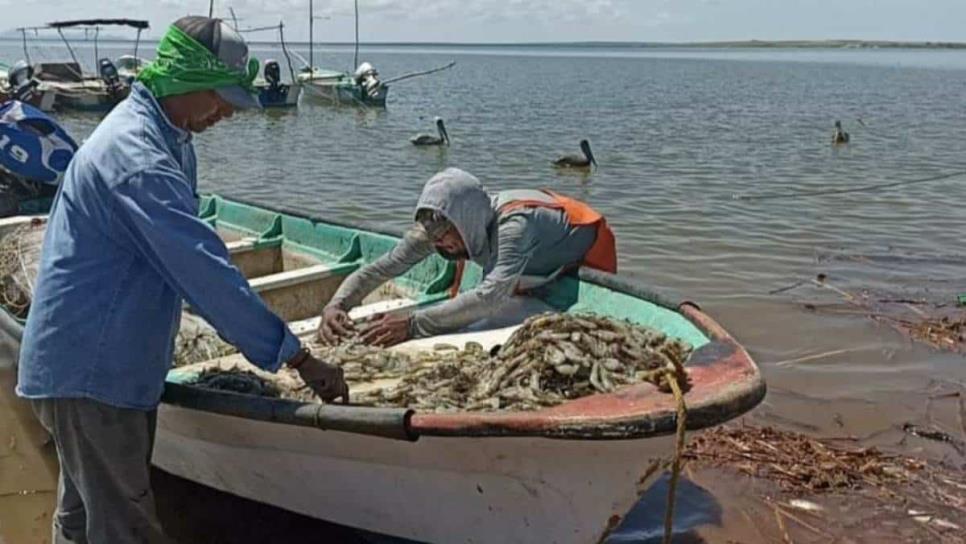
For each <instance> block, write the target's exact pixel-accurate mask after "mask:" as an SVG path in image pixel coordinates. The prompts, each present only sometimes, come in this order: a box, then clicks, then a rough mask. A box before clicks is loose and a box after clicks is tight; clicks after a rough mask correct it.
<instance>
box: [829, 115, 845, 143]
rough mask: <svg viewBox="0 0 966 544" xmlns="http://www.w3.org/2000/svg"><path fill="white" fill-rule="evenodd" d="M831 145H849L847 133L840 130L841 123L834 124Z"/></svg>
mask: <svg viewBox="0 0 966 544" xmlns="http://www.w3.org/2000/svg"><path fill="white" fill-rule="evenodd" d="M832 143H833V144H847V143H849V133H848V132H845V131H844V130H842V121H836V122H835V133H834V134H832Z"/></svg>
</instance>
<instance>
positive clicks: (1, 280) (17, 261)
mask: <svg viewBox="0 0 966 544" xmlns="http://www.w3.org/2000/svg"><path fill="white" fill-rule="evenodd" d="M45 231H46V223H45V222H43V221H41V220H36V221H32V222H30V223H27V224H24V225H21V226H19V227H17V228H16V229H14V230H13V231H11V232H9V233H7V235H6V236H4V237H3V238H2V239H0V303H2V304H3V306H4V307H5V308H6V309H7V310H8V311H9V312H10V313H11V314H13V315H14V316H16V317H18V318H21V319H23V318H26V317H27V311H28V310H29V309H30V299H31V295H32V293H33V290H34V285H35V284H36V282H37V271H38V269H39V267H40V249H41V246H42V245H43V241H44V232H45Z"/></svg>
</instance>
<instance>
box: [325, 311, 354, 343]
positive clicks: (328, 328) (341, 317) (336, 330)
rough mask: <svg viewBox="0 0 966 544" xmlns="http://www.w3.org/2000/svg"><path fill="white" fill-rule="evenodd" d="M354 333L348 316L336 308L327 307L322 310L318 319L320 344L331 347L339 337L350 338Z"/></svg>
mask: <svg viewBox="0 0 966 544" xmlns="http://www.w3.org/2000/svg"><path fill="white" fill-rule="evenodd" d="M353 332H355V327H353V325H352V320H351V319H349V314H348V313H347V312H346V311H345V310H343V309H342V308H339V307H338V306H329V307H326V308H325V309H324V310H322V317H321V318H320V319H319V330H318V338H319V341H320V342H323V343H325V344H329V345H333V344H335V343H337V342H338V341H339V338H340V337H344V336H350V335H352V333H353Z"/></svg>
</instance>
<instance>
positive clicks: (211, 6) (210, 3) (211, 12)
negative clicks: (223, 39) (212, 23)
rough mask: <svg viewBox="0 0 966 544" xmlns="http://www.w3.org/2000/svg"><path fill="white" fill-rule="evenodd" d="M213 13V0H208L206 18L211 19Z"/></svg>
mask: <svg viewBox="0 0 966 544" xmlns="http://www.w3.org/2000/svg"><path fill="white" fill-rule="evenodd" d="M214 15H215V0H208V18H209V19H211V18H212V17H214Z"/></svg>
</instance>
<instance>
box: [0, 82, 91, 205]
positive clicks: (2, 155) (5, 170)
mask: <svg viewBox="0 0 966 544" xmlns="http://www.w3.org/2000/svg"><path fill="white" fill-rule="evenodd" d="M76 151H77V144H76V143H75V142H74V140H73V139H72V138H71V137H70V135H69V134H67V131H65V130H64V129H63V128H62V127H61V126H60V125H58V124H57V122H56V121H54V120H53V119H51V118H50V117H48V116H47V115H45V114H44V113H43V112H42V111H40V110H38V109H37V108H34V107H33V106H30V105H29V104H25V103H23V102H20V101H17V100H11V101H9V102H7V103H5V104H3V105H0V217H6V216H9V215H15V214H17V213H35V212H39V211H43V209H45V207H46V206H49V203H50V199H51V198H53V196H54V194H55V193H56V192H57V186H58V184H59V183H60V180H61V179H62V177H63V175H64V172H65V171H66V170H67V165H68V164H70V161H71V159H73V158H74V153H75V152H76ZM44 203H45V204H44Z"/></svg>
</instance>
